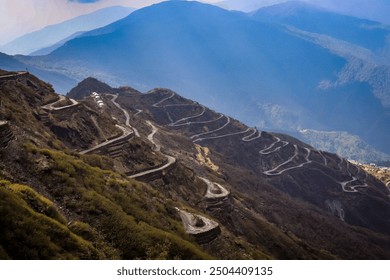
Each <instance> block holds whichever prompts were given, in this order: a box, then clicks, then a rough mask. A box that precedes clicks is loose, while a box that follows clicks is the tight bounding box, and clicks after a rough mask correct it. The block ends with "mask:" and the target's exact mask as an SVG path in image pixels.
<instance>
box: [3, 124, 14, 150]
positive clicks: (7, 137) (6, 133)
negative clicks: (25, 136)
mask: <svg viewBox="0 0 390 280" xmlns="http://www.w3.org/2000/svg"><path fill="white" fill-rule="evenodd" d="M13 139H14V134H13V133H12V130H11V126H10V125H9V123H8V122H7V121H0V148H6V147H7V146H8V144H9V142H11V141H12V140H13Z"/></svg>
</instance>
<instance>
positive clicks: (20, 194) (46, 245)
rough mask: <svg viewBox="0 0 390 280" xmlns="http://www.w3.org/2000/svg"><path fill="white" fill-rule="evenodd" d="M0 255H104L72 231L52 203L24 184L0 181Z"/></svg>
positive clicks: (91, 256) (11, 256)
mask: <svg viewBox="0 0 390 280" xmlns="http://www.w3.org/2000/svg"><path fill="white" fill-rule="evenodd" d="M0 201H1V203H0V228H1V229H2V230H1V231H0V244H1V250H0V257H1V258H2V259H3V258H12V259H98V258H103V257H104V256H103V255H102V254H101V253H100V252H99V251H98V250H96V249H95V248H94V247H93V246H92V244H91V243H90V242H88V241H86V240H85V239H83V238H81V237H80V236H77V235H76V234H74V233H72V232H71V231H70V230H69V229H68V228H67V227H66V225H65V224H64V223H65V222H66V219H65V218H64V217H63V216H62V215H61V214H60V213H58V211H57V210H56V209H55V207H54V206H53V204H52V203H51V202H50V201H49V200H48V199H47V198H45V197H43V196H41V195H39V194H38V193H36V192H35V191H34V190H33V189H31V188H30V187H28V186H24V185H17V184H11V183H10V182H8V181H1V182H0Z"/></svg>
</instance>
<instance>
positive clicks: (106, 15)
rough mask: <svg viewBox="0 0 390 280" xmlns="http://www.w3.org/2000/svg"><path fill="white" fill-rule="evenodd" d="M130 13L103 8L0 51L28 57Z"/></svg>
mask: <svg viewBox="0 0 390 280" xmlns="http://www.w3.org/2000/svg"><path fill="white" fill-rule="evenodd" d="M132 11H134V9H132V8H128V7H122V6H112V7H108V8H103V9H100V10H97V11H95V12H92V13H89V14H86V15H81V16H78V17H76V18H73V19H69V20H66V21H64V22H61V23H57V24H53V25H49V26H46V27H44V28H42V29H40V30H37V31H34V32H31V33H28V34H25V35H23V36H20V37H18V38H16V39H14V40H12V41H11V42H8V43H6V44H5V45H3V46H0V51H2V52H5V53H7V54H11V55H14V54H24V55H28V54H31V53H33V52H36V51H39V50H40V49H43V48H47V47H50V46H52V45H54V44H56V43H58V42H60V41H62V40H63V39H65V38H67V37H69V36H71V35H73V34H75V33H76V32H80V31H88V30H92V29H95V28H98V27H101V26H104V25H107V24H109V23H111V22H113V21H116V20H118V19H120V18H122V17H125V16H127V15H128V14H129V13H131V12H132Z"/></svg>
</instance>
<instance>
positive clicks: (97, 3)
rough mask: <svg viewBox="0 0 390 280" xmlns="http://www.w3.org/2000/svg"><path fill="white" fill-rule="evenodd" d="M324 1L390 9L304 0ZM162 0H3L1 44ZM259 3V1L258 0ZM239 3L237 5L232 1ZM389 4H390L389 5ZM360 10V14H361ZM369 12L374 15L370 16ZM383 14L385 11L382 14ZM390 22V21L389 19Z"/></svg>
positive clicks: (380, 0)
mask: <svg viewBox="0 0 390 280" xmlns="http://www.w3.org/2000/svg"><path fill="white" fill-rule="evenodd" d="M220 1H221V0H201V1H200V2H207V3H216V2H220ZM229 1H234V2H235V3H236V4H237V3H238V6H241V8H243V7H244V6H243V4H244V3H249V4H251V3H252V4H251V5H248V4H247V5H246V6H247V7H253V3H259V6H264V5H270V4H274V3H280V2H286V1H289V0H229ZM304 1H306V2H311V3H315V4H320V5H324V6H327V7H330V8H332V9H335V10H339V11H341V12H345V11H352V10H354V9H359V10H358V11H355V12H354V13H352V14H353V15H357V16H359V15H361V16H362V17H364V16H367V18H372V19H376V20H381V21H383V22H387V18H389V16H388V15H389V13H390V0H353V1H352V0H304ZM158 2H162V1H161V0H0V15H1V17H0V26H1V29H0V45H3V44H5V43H6V42H9V41H11V40H12V39H14V38H16V37H19V36H21V35H23V34H25V33H28V32H32V31H35V30H38V29H41V28H43V27H44V26H46V25H50V24H55V23H59V22H62V21H64V20H67V19H70V18H73V17H76V16H79V15H82V14H86V13H89V12H93V11H95V10H97V9H100V8H104V7H108V6H115V5H121V6H129V7H134V8H141V7H144V6H149V5H151V4H154V3H158ZM256 5H257V4H256ZM233 6H237V5H233ZM386 7H387V8H386ZM360 13H361V14H360ZM370 13H371V14H373V16H371V17H370ZM382 14H383V15H382ZM382 19H383V20H382ZM388 23H390V21H389V22H388Z"/></svg>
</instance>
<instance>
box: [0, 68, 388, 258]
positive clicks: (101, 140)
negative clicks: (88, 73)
mask: <svg viewBox="0 0 390 280" xmlns="http://www.w3.org/2000/svg"><path fill="white" fill-rule="evenodd" d="M2 74H3V75H5V74H4V73H2ZM11 76H12V74H11ZM76 90H77V89H76ZM0 95H1V100H2V107H1V111H0V120H1V121H2V123H3V124H5V123H7V124H8V125H9V128H7V129H5V130H1V131H5V133H4V135H9V129H10V130H11V131H12V134H13V135H14V138H12V139H9V140H7V141H8V142H9V143H8V144H7V145H4V146H2V148H1V150H0V153H1V160H0V166H1V169H0V170H1V171H0V177H1V181H0V193H1V195H0V217H1V218H0V225H1V227H0V228H1V231H0V257H1V258H12V259H35V258H37V259H62V258H66V259H72V258H76V259H80V258H87V259H95V258H97V259H111V258H124V259H134V258H140V259H175V258H184V259H202V258H220V259H230V258H232V259H263V258H278V259H333V258H342V259H387V258H389V257H390V232H389V228H390V227H389V223H390V221H389V219H388V217H389V214H390V204H389V199H388V189H387V188H386V186H384V185H383V183H381V182H380V181H378V180H376V179H375V178H374V177H372V176H370V175H368V174H367V173H366V172H364V170H362V169H361V168H360V167H358V166H355V165H353V164H351V163H349V162H348V161H345V160H343V159H341V158H339V157H338V156H337V155H334V154H330V153H326V152H323V151H318V150H315V149H313V148H312V147H310V146H308V145H306V144H304V143H302V142H299V141H298V140H296V139H294V138H291V137H289V136H287V135H281V134H274V133H268V132H265V131H258V130H257V129H256V128H248V127H246V126H245V125H243V124H242V123H240V122H238V121H237V120H234V119H232V118H230V117H228V116H225V115H222V114H219V113H216V112H214V111H212V110H210V109H208V108H206V107H204V106H203V105H201V104H199V103H197V102H194V101H191V100H188V99H185V98H183V97H181V96H179V95H178V94H176V93H174V92H172V91H170V90H166V89H155V90H152V91H150V92H148V93H146V94H140V93H137V92H133V93H130V92H129V91H128V92H125V91H124V92H121V94H120V95H119V96H117V95H112V94H111V93H110V92H108V93H105V92H99V96H100V97H99V98H100V99H99V100H101V101H102V102H103V104H104V105H103V106H100V103H98V102H97V101H96V98H95V97H94V96H87V97H85V98H84V99H82V100H78V101H75V100H72V99H66V98H63V97H61V98H59V97H58V96H57V95H56V94H55V93H54V92H53V90H52V89H51V87H50V85H48V84H45V83H44V82H42V81H39V80H38V79H36V78H35V77H33V76H31V75H29V74H28V73H26V74H23V75H22V76H18V77H14V76H13V78H12V79H4V80H1V81H0ZM1 135H3V134H1ZM31 229H34V230H33V231H32V230H31ZM21 248H23V250H22V249H21Z"/></svg>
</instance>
